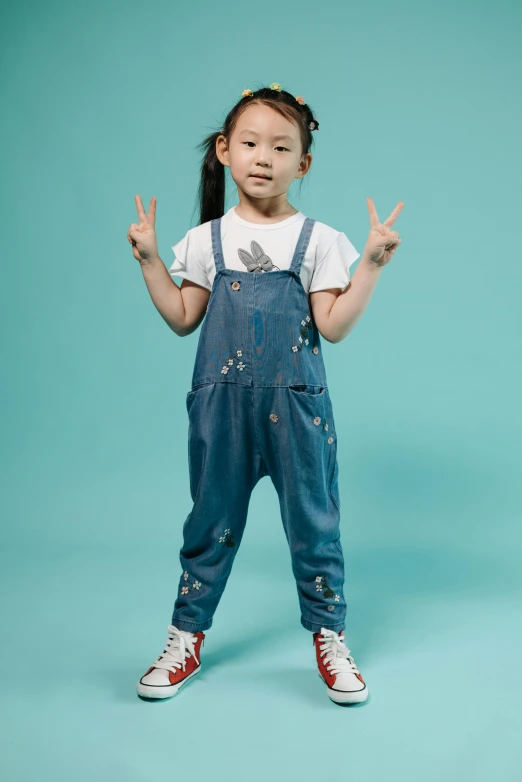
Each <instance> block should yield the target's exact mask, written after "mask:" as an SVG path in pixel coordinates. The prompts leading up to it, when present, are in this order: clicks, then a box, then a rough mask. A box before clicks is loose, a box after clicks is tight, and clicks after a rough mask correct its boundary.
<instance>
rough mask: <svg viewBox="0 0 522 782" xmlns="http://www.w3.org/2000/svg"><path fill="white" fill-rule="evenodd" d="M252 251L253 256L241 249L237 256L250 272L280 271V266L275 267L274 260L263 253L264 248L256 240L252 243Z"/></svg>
mask: <svg viewBox="0 0 522 782" xmlns="http://www.w3.org/2000/svg"><path fill="white" fill-rule="evenodd" d="M250 249H251V250H252V255H251V254H250V253H249V252H248V250H242V249H239V250H238V251H237V254H238V255H239V257H240V258H241V260H242V261H243V263H244V264H245V266H246V267H247V271H249V272H269V271H270V270H271V269H278V268H279V267H278V266H274V264H273V263H272V259H271V258H269V257H268V255H267V254H266V253H265V252H264V251H263V248H262V247H261V245H260V244H258V243H257V242H256V241H254V239H252V241H251V242H250Z"/></svg>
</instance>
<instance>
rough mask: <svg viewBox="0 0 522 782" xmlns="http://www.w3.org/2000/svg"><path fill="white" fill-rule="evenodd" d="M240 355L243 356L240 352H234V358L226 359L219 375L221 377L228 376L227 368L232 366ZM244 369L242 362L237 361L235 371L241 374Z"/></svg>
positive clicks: (244, 365)
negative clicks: (237, 370)
mask: <svg viewBox="0 0 522 782" xmlns="http://www.w3.org/2000/svg"><path fill="white" fill-rule="evenodd" d="M242 355H243V351H242V350H236V355H235V356H232V357H231V358H227V360H226V362H225V365H224V367H223V369H222V370H221V374H222V375H226V374H228V369H229V367H232V366H234V361H238V359H239V358H240V357H241V356H242ZM245 367H246V364H244V363H243V362H242V361H238V363H237V364H236V369H239V371H240V372H242V371H243V370H244V368H245Z"/></svg>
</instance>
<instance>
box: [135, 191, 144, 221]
mask: <svg viewBox="0 0 522 782" xmlns="http://www.w3.org/2000/svg"><path fill="white" fill-rule="evenodd" d="M136 210H137V212H138V217H139V218H140V222H141V223H145V222H146V221H147V215H146V214H145V209H144V208H143V204H142V202H141V198H140V196H139V195H137V196H136Z"/></svg>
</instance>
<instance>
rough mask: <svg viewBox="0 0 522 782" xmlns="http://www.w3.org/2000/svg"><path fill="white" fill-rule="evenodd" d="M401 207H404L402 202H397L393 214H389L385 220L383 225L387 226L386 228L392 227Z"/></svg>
mask: <svg viewBox="0 0 522 782" xmlns="http://www.w3.org/2000/svg"><path fill="white" fill-rule="evenodd" d="M403 206H404V201H399V203H398V204H397V206H396V207H395V209H394V210H393V212H392V213H391V214H390V216H389V217H387V218H386V220H385V221H384V223H383V225H387V226H390V225H393V224H394V222H395V220H396V219H397V218H398V216H399V215H400V213H401V211H402V207H403Z"/></svg>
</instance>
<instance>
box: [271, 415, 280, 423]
mask: <svg viewBox="0 0 522 782" xmlns="http://www.w3.org/2000/svg"><path fill="white" fill-rule="evenodd" d="M269 417H270V420H271V421H273V422H274V423H277V421H279V417H278V416H277V415H276V414H275V413H270V416H269Z"/></svg>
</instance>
